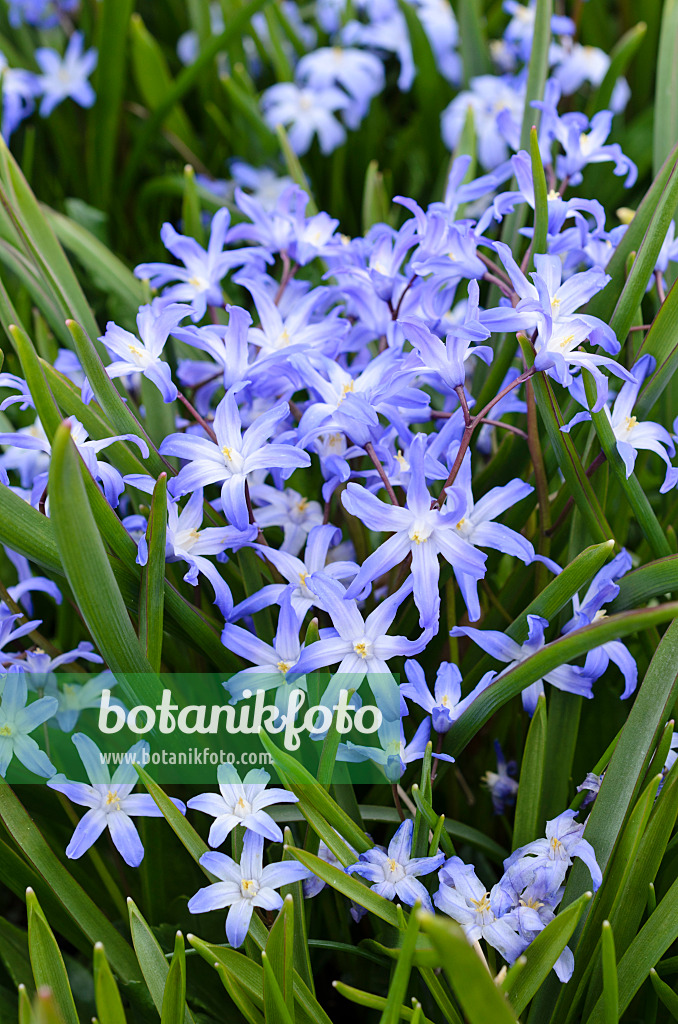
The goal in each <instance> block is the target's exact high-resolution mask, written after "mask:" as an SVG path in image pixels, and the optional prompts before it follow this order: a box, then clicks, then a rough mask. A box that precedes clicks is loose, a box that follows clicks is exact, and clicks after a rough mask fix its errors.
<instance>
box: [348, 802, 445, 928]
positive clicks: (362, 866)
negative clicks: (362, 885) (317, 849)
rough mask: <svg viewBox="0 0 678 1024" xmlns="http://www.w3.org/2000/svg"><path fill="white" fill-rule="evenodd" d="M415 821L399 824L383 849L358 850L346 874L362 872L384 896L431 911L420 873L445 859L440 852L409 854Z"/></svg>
mask: <svg viewBox="0 0 678 1024" xmlns="http://www.w3.org/2000/svg"><path fill="white" fill-rule="evenodd" d="M413 831H414V822H413V821H412V819H411V818H408V819H407V820H406V821H404V822H403V823H402V825H401V826H400V828H399V829H398V831H397V832H396V834H395V835H394V836H393V839H392V840H391V842H390V843H389V845H388V850H387V851H386V852H384V851H383V850H380V849H379V847H377V846H374V847H373V848H372V849H371V850H367V851H366V852H365V853H361V854H360V857H359V859H358V863H357V864H351V865H349V867H347V868H346V872H347V874H349V875H353V874H356V875H362V876H363V878H366V879H367V880H368V881H369V882H372V883H373V884H372V885H371V887H370V888H372V889H373V890H374V891H375V892H376V893H379V895H380V896H383V897H384V899H387V900H393V899H395V898H396V897H397V898H398V899H399V900H401V902H402V903H406V904H407V905H408V907H413V906H414V904H415V903H421V905H422V906H423V907H424V909H425V910H429V911H430V912H431V913H433V907H432V905H431V897H430V896H429V894H428V892H427V891H426V889H425V888H424V886H423V885H422V883H421V882H420V881H418V876H419V875H430V874H431V872H432V871H436V870H437V869H438V868H439V867H440V865H441V864H442V863H443V861H444V860H445V855H444V854H443V853H437V854H436V855H435V856H433V857H411V850H412V835H413Z"/></svg>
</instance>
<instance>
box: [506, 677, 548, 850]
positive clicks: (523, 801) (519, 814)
mask: <svg viewBox="0 0 678 1024" xmlns="http://www.w3.org/2000/svg"><path fill="white" fill-rule="evenodd" d="M545 756H546V697H545V696H544V695H543V694H541V696H540V697H539V700H538V701H537V707H536V709H535V712H534V715H533V716H532V721H531V722H530V728H529V730H528V733H527V740H526V741H525V752H524V754H523V760H522V764H521V766H520V784H519V786H518V796H517V798H516V813H515V821H514V825H513V849H514V850H517V849H518V847H520V846H525V845H526V844H527V843H530V842H532V840H533V839H536V838H537V837H538V836H540V835H541V833H542V821H541V814H540V808H541V789H542V778H543V775H544V759H545Z"/></svg>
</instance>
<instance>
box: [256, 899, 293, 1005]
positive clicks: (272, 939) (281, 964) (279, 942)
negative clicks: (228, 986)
mask: <svg viewBox="0 0 678 1024" xmlns="http://www.w3.org/2000/svg"><path fill="white" fill-rule="evenodd" d="M266 959H267V962H268V965H269V970H270V971H271V972H272V973H273V977H274V979H275V982H276V986H277V988H278V991H279V992H280V994H281V998H282V1000H283V1002H284V1005H285V1007H286V1010H287V1015H288V1017H293V1016H294V974H293V971H294V899H293V897H292V896H291V895H288V896H285V899H284V901H283V905H282V909H281V911H280V913H279V914H278V916H277V918H276V919H275V921H274V922H273V927H272V928H271V930H270V932H269V934H268V940H267V942H266ZM263 963H264V960H263V957H262V964H263ZM264 1001H266V969H264ZM267 1018H268V1014H267Z"/></svg>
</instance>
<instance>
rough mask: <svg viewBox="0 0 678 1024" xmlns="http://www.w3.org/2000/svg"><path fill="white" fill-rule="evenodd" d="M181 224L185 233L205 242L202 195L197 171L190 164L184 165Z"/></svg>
mask: <svg viewBox="0 0 678 1024" xmlns="http://www.w3.org/2000/svg"><path fill="white" fill-rule="evenodd" d="M181 224H182V230H183V233H184V234H185V235H189V236H190V237H191V238H195V240H196V241H197V242H198V243H199V244H200V245H204V244H205V228H204V226H203V222H202V210H201V209H200V196H199V194H198V186H197V185H196V182H195V171H194V170H193V168H192V167H191V165H190V164H186V166H185V167H184V194H183V197H182V200H181Z"/></svg>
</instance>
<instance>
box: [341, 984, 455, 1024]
mask: <svg viewBox="0 0 678 1024" xmlns="http://www.w3.org/2000/svg"><path fill="white" fill-rule="evenodd" d="M332 985H333V987H334V989H335V990H336V991H337V992H338V993H339V995H340V996H344V998H345V999H348V1000H350V1002H352V1003H355V1004H356V1006H367V1007H368V1008H369V1009H370V1010H383V1009H384V1008H385V1006H386V999H385V998H384V996H377V995H374V993H373V992H364V991H363V990H362V989H359V988H354V987H353V985H346V984H345V983H344V982H343V981H333V982H332ZM414 1015H415V1010H414V1009H413V1008H412V1007H410V1006H400V1007H399V1017H400V1020H407V1021H411V1020H414V1019H415V1017H414ZM452 1019H453V1018H450V1020H452ZM419 1020H420V1021H421V1024H433V1022H432V1021H431V1020H430V1019H429V1018H428V1017H424V1016H423V1015H422V1016H420V1017H419ZM458 1020H459V1018H458V1017H457V1021H458Z"/></svg>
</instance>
